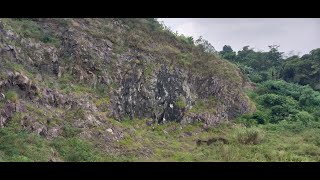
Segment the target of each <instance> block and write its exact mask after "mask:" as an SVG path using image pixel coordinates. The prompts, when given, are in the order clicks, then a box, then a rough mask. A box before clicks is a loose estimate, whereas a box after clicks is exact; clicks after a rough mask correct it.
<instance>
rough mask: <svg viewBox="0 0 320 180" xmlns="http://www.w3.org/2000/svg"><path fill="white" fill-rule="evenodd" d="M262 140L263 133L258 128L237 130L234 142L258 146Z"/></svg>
mask: <svg viewBox="0 0 320 180" xmlns="http://www.w3.org/2000/svg"><path fill="white" fill-rule="evenodd" d="M263 138H264V133H263V132H262V130H260V129H258V128H238V129H237V130H236V140H237V141H238V142H239V143H241V144H259V143H261V142H262V140H263Z"/></svg>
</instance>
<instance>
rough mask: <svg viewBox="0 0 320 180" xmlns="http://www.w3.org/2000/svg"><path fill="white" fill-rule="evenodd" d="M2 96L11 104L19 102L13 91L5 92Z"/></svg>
mask: <svg viewBox="0 0 320 180" xmlns="http://www.w3.org/2000/svg"><path fill="white" fill-rule="evenodd" d="M4 95H5V97H6V99H7V100H9V101H11V102H18V100H19V96H18V94H17V92H16V91H13V90H9V91H7V92H6V93H5V94H4Z"/></svg>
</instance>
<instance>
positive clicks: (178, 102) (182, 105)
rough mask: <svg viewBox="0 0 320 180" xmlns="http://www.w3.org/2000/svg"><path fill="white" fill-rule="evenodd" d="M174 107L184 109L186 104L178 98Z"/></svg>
mask: <svg viewBox="0 0 320 180" xmlns="http://www.w3.org/2000/svg"><path fill="white" fill-rule="evenodd" d="M176 106H178V107H179V108H185V107H186V106H187V104H186V103H185V102H184V101H183V99H182V98H178V99H177V101H176Z"/></svg>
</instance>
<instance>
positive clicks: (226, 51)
mask: <svg viewBox="0 0 320 180" xmlns="http://www.w3.org/2000/svg"><path fill="white" fill-rule="evenodd" d="M219 55H220V56H221V57H222V58H224V59H227V60H230V61H234V60H235V59H236V52H234V51H233V50H232V48H231V46H229V45H224V46H223V48H222V51H220V52H219Z"/></svg>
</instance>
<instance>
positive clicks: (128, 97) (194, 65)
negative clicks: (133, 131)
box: [0, 19, 254, 137]
mask: <svg viewBox="0 0 320 180" xmlns="http://www.w3.org/2000/svg"><path fill="white" fill-rule="evenodd" d="M25 21H26V22H29V23H30V24H33V25H34V26H37V27H38V28H39V29H40V30H41V33H42V34H46V32H47V31H48V29H50V32H51V34H50V37H49V40H44V37H40V38H39V37H33V36H31V37H30V35H29V36H27V35H26V34H25V33H24V32H23V29H15V28H14V27H17V26H19V25H20V23H21V22H20V20H15V19H7V20H1V21H0V69H1V74H0V75H1V76H0V78H1V79H0V93H3V95H4V93H5V92H6V91H7V90H10V89H15V90H17V92H18V93H19V97H20V98H22V99H23V100H24V101H26V102H28V103H31V104H34V105H36V106H37V107H38V108H40V109H41V108H43V109H45V108H47V109H49V110H55V111H57V112H60V111H62V110H64V111H66V112H67V111H72V110H77V109H82V110H85V111H86V113H88V114H87V115H86V116H84V117H81V118H80V119H78V120H76V119H75V124H76V125H77V126H79V127H80V126H81V127H91V126H101V124H103V123H102V121H103V119H104V118H110V117H112V118H115V119H117V120H122V119H124V118H130V119H134V118H150V119H153V121H154V122H158V123H164V122H166V121H177V122H181V123H193V122H196V121H201V122H204V123H206V124H208V125H213V124H216V123H219V122H221V121H229V120H232V119H233V118H235V117H236V116H238V115H240V114H244V113H249V112H252V111H254V106H252V105H251V103H250V100H249V99H248V97H247V96H246V95H245V94H244V93H243V89H244V88H245V87H249V88H250V83H249V82H247V81H246V80H245V78H243V77H242V75H241V73H240V71H239V70H238V69H237V68H236V67H235V66H233V65H232V64H230V63H228V62H226V61H224V60H220V59H217V58H216V57H215V56H214V55H211V54H208V53H205V52H202V51H201V50H200V49H199V48H198V47H197V46H195V45H190V44H188V43H186V42H184V41H182V40H179V39H178V38H176V37H171V36H170V35H168V33H167V32H164V31H160V30H158V31H157V30H154V29H153V28H154V26H158V25H159V24H157V23H156V22H155V21H153V20H146V19H60V20H58V19H39V20H37V21H32V20H25ZM26 22H25V23H26ZM41 33H40V34H41ZM46 36H48V35H46ZM47 39H48V38H47ZM13 64H18V65H19V66H14V65H13ZM31 79H32V80H31ZM50 84H51V85H50ZM52 84H54V85H52ZM49 85H50V87H49ZM79 87H81V88H82V89H80V90H79ZM68 89H71V90H69V91H70V92H68V93H67V90H68ZM83 89H84V90H83ZM88 89H89V90H88ZM77 91H81V92H79V93H78V94H76V92H77ZM98 92H99V93H98ZM211 97H214V98H213V99H214V100H215V102H211V104H204V105H203V104H202V105H201V103H202V102H206V100H207V99H210V98H211ZM0 98H2V100H1V101H2V102H6V104H5V106H4V108H2V110H1V116H0V126H1V127H2V126H4V124H5V123H6V122H7V121H8V119H10V117H11V116H12V113H13V112H14V110H13V109H12V108H10V107H11V106H12V105H10V104H8V102H7V101H6V98H5V97H2V96H1V97H0ZM103 98H104V99H106V98H108V101H107V103H106V106H107V109H103V110H102V109H101V108H99V107H97V106H96V103H94V102H95V101H99V100H100V101H101V99H103ZM212 104H214V105H212ZM201 108H202V109H201ZM104 112H107V117H102V116H101V115H100V114H101V113H104ZM56 115H57V116H59V117H60V118H63V117H64V115H63V113H62V114H59V113H56ZM22 121H23V122H22V124H23V126H24V127H26V128H31V129H32V130H34V131H36V132H38V133H39V134H51V136H53V137H55V136H57V134H59V132H60V130H59V126H58V125H57V126H54V127H53V128H51V129H50V128H46V127H47V126H44V125H43V123H38V122H37V120H36V118H31V117H27V116H25V118H23V119H22ZM28 123H29V124H30V123H31V124H32V125H31V126H28V125H27V124H28ZM106 132H108V133H109V134H110V130H109V129H107V130H106ZM111 132H112V129H111Z"/></svg>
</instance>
